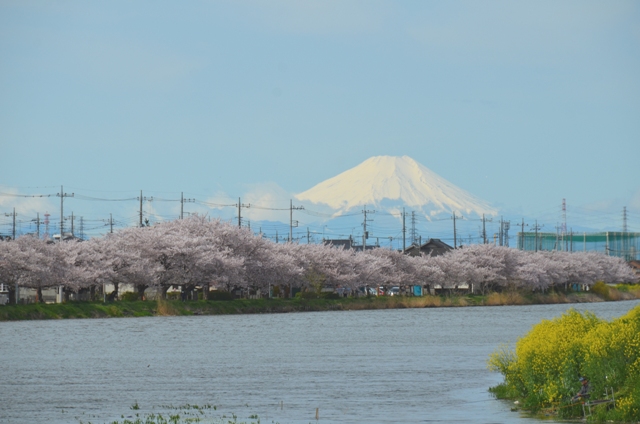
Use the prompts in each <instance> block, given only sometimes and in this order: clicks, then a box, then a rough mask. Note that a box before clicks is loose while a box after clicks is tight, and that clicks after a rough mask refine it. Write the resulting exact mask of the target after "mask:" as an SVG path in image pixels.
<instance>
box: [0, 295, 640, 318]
mask: <svg viewBox="0 0 640 424" xmlns="http://www.w3.org/2000/svg"><path fill="white" fill-rule="evenodd" d="M636 298H640V290H638V289H636V290H625V291H621V290H617V289H611V290H609V291H607V292H606V293H598V292H594V291H591V292H578V293H556V292H550V293H545V294H530V293H529V294H522V293H519V292H508V293H491V294H488V295H452V296H421V297H404V296H380V297H375V296H371V297H356V298H338V299H300V298H295V299H277V298H276V299H235V300H228V301H204V300H200V301H187V302H183V301H179V300H148V301H118V302H107V303H102V302H67V303H60V304H26V305H6V306H2V307H0V321H19V320H37V319H64V318H109V317H143V316H180V315H229V314H262V313H287V312H310V311H353V310H366V309H402V308H435V307H465V306H500V305H531V304H555V303H588V302H604V301H615V300H628V299H636Z"/></svg>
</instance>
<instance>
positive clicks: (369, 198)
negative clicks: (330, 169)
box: [296, 156, 498, 216]
mask: <svg viewBox="0 0 640 424" xmlns="http://www.w3.org/2000/svg"><path fill="white" fill-rule="evenodd" d="M296 198H297V199H298V200H301V201H308V202H312V203H316V204H324V205H327V206H329V207H330V208H331V209H334V210H335V211H337V212H338V213H341V212H347V211H349V210H351V209H353V208H356V207H360V206H363V205H371V206H374V207H382V206H384V207H385V209H391V208H397V207H402V206H408V207H411V208H414V209H418V210H421V211H422V212H423V213H424V214H425V216H435V215H438V214H441V213H452V212H453V211H455V212H458V213H464V214H475V215H478V216H479V215H482V214H486V215H497V213H498V211H497V210H496V209H495V208H493V207H492V206H491V205H490V204H489V203H488V202H486V201H484V200H482V199H479V198H478V197H476V196H474V195H472V194H471V193H469V192H467V191H465V190H463V189H461V188H459V187H457V186H455V185H454V184H452V183H450V182H449V181H447V180H445V179H444V178H442V177H441V176H439V175H438V174H436V173H435V172H433V171H431V170H430V169H429V168H427V167H426V166H424V165H422V164H420V163H418V162H416V161H415V160H413V159H412V158H410V157H408V156H402V157H397V156H374V157H371V158H369V159H367V160H366V161H364V162H362V163H361V164H360V165H358V166H356V167H354V168H351V169H349V170H347V171H345V172H343V173H341V174H339V175H336V176H335V177H333V178H329V179H328V180H326V181H323V182H321V183H320V184H317V185H316V186H314V187H312V188H311V189H309V190H307V191H304V192H302V193H300V194H298V195H296Z"/></svg>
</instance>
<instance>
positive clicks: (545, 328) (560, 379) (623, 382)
mask: <svg viewBox="0 0 640 424" xmlns="http://www.w3.org/2000/svg"><path fill="white" fill-rule="evenodd" d="M489 368H490V369H492V370H495V371H499V372H501V373H502V374H503V375H504V377H505V382H504V386H505V387H503V388H499V389H496V390H495V391H494V394H496V396H498V395H503V396H512V397H517V398H519V399H522V402H521V403H522V404H523V405H524V406H525V407H526V408H528V409H530V410H533V411H536V410H539V409H541V408H557V411H558V414H559V415H560V416H563V417H567V418H568V417H577V416H581V415H582V408H579V407H572V406H571V405H572V403H571V401H570V399H571V397H572V396H573V395H575V394H576V393H577V392H578V389H579V386H580V383H579V382H578V377H580V376H586V377H587V378H588V379H589V381H590V384H591V393H592V400H597V399H600V398H601V395H602V394H604V393H605V389H609V390H610V388H613V390H614V392H615V398H616V407H615V409H611V410H609V409H608V407H607V406H608V405H606V404H603V405H599V406H595V407H592V410H593V412H594V416H596V417H597V418H598V419H600V420H603V421H604V420H616V421H638V420H640V390H639V389H638V387H640V306H637V307H635V308H634V309H632V310H631V311H630V312H629V313H628V314H627V315H625V316H623V317H621V318H618V319H616V320H614V321H612V322H608V321H605V320H600V319H598V318H597V317H596V316H594V315H593V314H591V313H588V312H587V313H585V314H581V313H579V312H576V311H575V310H570V311H569V312H567V313H566V314H564V315H562V317H560V318H556V319H554V320H552V321H547V320H543V321H542V322H541V323H539V324H537V325H536V326H534V327H533V329H532V330H531V331H530V332H529V333H528V334H527V335H526V336H525V337H523V338H521V339H520V340H518V342H517V343H516V347H515V351H510V350H507V349H505V348H501V349H500V350H498V351H496V352H495V353H493V354H492V355H491V357H490V359H489Z"/></svg>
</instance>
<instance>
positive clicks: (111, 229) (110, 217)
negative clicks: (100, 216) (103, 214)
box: [109, 213, 113, 234]
mask: <svg viewBox="0 0 640 424" xmlns="http://www.w3.org/2000/svg"><path fill="white" fill-rule="evenodd" d="M109 227H110V228H109V232H110V233H111V234H113V214H111V213H110V214H109Z"/></svg>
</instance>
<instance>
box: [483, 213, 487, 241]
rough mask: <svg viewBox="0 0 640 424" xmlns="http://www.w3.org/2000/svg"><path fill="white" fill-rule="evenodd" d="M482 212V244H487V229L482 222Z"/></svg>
mask: <svg viewBox="0 0 640 424" xmlns="http://www.w3.org/2000/svg"><path fill="white" fill-rule="evenodd" d="M484 221H485V219H484V214H482V244H487V229H486V227H485V223H484Z"/></svg>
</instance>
